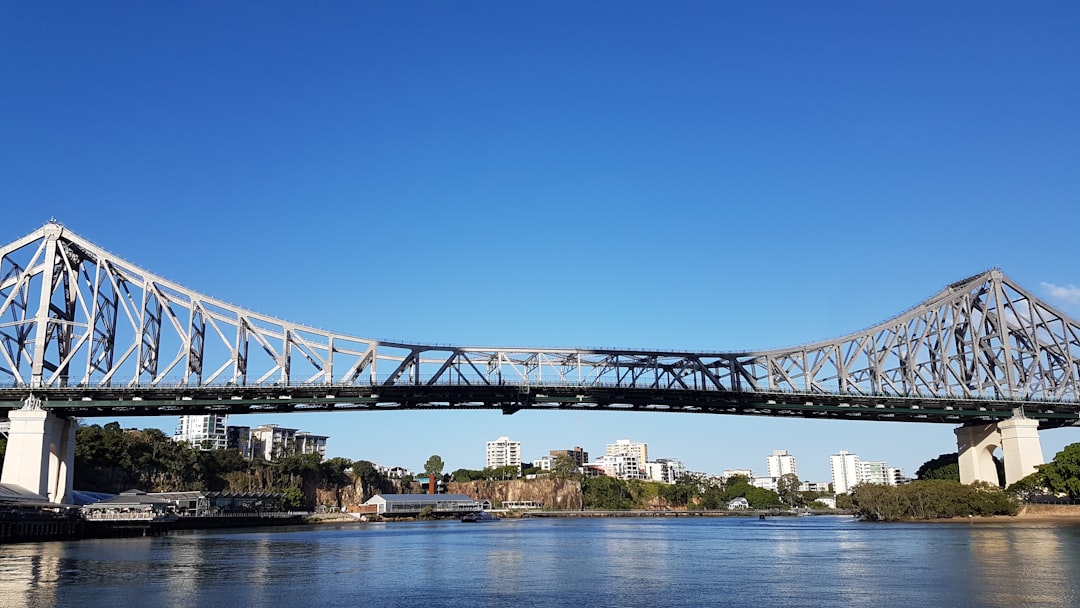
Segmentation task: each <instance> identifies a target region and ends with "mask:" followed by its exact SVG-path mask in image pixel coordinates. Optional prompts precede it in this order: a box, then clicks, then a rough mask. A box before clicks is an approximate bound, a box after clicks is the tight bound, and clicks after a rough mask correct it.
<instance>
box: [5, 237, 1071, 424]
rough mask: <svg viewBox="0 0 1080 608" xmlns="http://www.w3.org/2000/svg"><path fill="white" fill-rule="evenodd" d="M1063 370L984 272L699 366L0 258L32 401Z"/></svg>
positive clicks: (1023, 313) (877, 392) (1058, 329)
mask: <svg viewBox="0 0 1080 608" xmlns="http://www.w3.org/2000/svg"><path fill="white" fill-rule="evenodd" d="M1078 359H1080V325H1078V324H1077V322H1076V321H1074V320H1072V319H1070V318H1068V317H1066V316H1065V315H1063V314H1062V313H1060V312H1058V311H1057V310H1055V309H1054V308H1052V307H1051V306H1049V305H1047V304H1046V303H1044V302H1042V301H1040V300H1038V299H1037V298H1035V297H1034V296H1032V295H1031V294H1030V293H1028V292H1027V291H1025V290H1024V289H1022V288H1021V287H1020V286H1018V285H1017V284H1016V283H1014V282H1013V281H1011V280H1009V279H1008V278H1007V277H1005V276H1004V275H1003V274H1002V273H1001V272H1000V271H999V270H996V269H995V270H990V271H987V272H984V273H981V274H978V275H975V276H972V277H970V278H968V279H965V280H963V281H958V282H956V283H953V284H951V285H949V286H947V287H946V288H945V289H943V290H942V291H941V292H939V293H937V294H935V295H934V296H932V297H931V298H929V299H927V300H925V301H924V302H922V303H921V304H918V305H917V306H915V307H913V308H911V309H909V310H907V311H906V312H903V313H901V314H900V315H898V316H896V317H894V318H892V319H890V320H888V321H885V322H884V323H881V324H879V325H876V326H874V327H871V328H869V329H865V330H863V331H859V332H856V333H853V334H850V335H848V336H845V337H842V338H839V339H836V340H832V341H828V342H819V343H815V344H807V345H803V346H798V347H795V348H791V349H777V350H768V351H759V352H713V353H704V352H672V351H630V350H618V349H604V350H595V349H594V350H589V349H539V348H538V349H534V348H486V347H457V346H434V345H422V344H408V343H400V342H387V341H379V340H372V339H365V338H359V337H355V336H347V335H342V334H335V333H332V332H328V331H323V330H319V329H314V328H311V327H306V326H303V325H298V324H294V323H290V322H287V321H282V320H280V319H275V318H272V317H269V316H266V315H262V314H258V313H255V312H252V311H250V310H246V309H244V308H240V307H238V306H234V305H232V304H228V303H226V302H222V301H220V300H216V299H213V298H209V297H207V296H204V295H201V294H199V293H197V292H194V291H192V290H190V289H187V288H184V287H182V286H180V285H178V284H176V283H173V282H171V281H168V280H166V279H164V278H162V277H159V276H156V275H154V274H152V273H150V272H148V271H146V270H144V269H141V268H139V267H138V266H135V265H133V264H131V263H129V262H127V261H125V260H123V259H121V258H119V257H117V256H115V255H113V254H111V253H109V252H107V251H105V250H104V249H101V248H100V247H98V246H96V245H94V244H93V243H91V242H89V241H87V240H85V239H83V238H81V237H79V236H77V235H76V234H74V233H72V232H71V231H70V230H68V229H67V228H65V227H64V226H62V225H60V224H57V223H49V224H46V225H45V226H43V227H42V228H40V229H38V230H37V231H35V232H33V233H31V234H29V235H27V236H25V237H23V238H21V239H19V240H17V241H15V242H13V243H10V244H8V245H6V246H3V247H2V248H0V385H2V384H7V385H9V386H11V387H19V388H24V389H27V390H32V391H36V392H39V393H40V392H45V393H46V394H47V393H48V392H49V391H60V390H64V391H69V390H70V389H73V388H74V389H78V388H80V387H81V388H84V389H86V390H87V391H88V392H92V389H105V388H116V387H129V388H139V389H142V390H152V389H155V388H160V389H165V388H175V387H202V388H210V387H248V388H267V389H269V388H280V387H378V386H383V387H391V386H395V387H423V386H432V387H433V386H464V387H468V386H472V387H477V388H482V387H496V386H507V385H514V386H523V387H581V388H591V389H595V390H600V389H605V390H606V389H611V388H616V389H625V390H629V391H647V394H649V395H659V396H656V397H652V398H654V399H656V400H658V401H664V398H663V395H665V394H667V395H669V400H673V401H677V400H678V398H677V397H674V395H675V394H676V393H677V392H679V391H690V392H697V391H714V392H723V393H733V394H739V395H743V396H744V397H745V396H747V395H753V394H759V395H761V396H762V397H764V396H766V395H768V396H775V395H782V394H788V393H790V394H798V395H811V396H813V395H821V396H831V397H844V396H850V397H852V398H860V399H869V398H872V397H895V398H916V397H918V398H926V399H931V400H933V399H943V400H958V399H959V400H967V401H971V400H1006V401H1011V402H1053V403H1059V404H1075V402H1076V401H1077V400H1078V399H1077V397H1078V387H1077V377H1078V372H1080V370H1078V367H1077V366H1078V364H1077V360H1078ZM163 394H164V393H163Z"/></svg>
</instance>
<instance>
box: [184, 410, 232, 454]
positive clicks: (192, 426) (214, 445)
mask: <svg viewBox="0 0 1080 608" xmlns="http://www.w3.org/2000/svg"><path fill="white" fill-rule="evenodd" d="M227 423H228V416H226V415H224V414H199V415H190V416H180V423H179V424H178V425H177V427H176V433H174V434H173V441H183V442H186V443H189V444H191V445H192V446H193V447H195V448H198V449H200V450H224V449H225V448H226V447H227V445H228V436H227V433H226V427H227V426H228V425H227Z"/></svg>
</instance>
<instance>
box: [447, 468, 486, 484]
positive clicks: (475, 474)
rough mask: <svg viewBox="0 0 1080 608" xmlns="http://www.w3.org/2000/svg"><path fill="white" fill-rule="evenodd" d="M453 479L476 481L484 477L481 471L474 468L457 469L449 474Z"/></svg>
mask: <svg viewBox="0 0 1080 608" xmlns="http://www.w3.org/2000/svg"><path fill="white" fill-rule="evenodd" d="M450 476H451V477H452V478H453V480H454V481H460V482H466V481H476V480H478V479H483V478H484V472H483V471H477V470H475V469H457V470H456V471H454V472H453V473H451V474H450Z"/></svg>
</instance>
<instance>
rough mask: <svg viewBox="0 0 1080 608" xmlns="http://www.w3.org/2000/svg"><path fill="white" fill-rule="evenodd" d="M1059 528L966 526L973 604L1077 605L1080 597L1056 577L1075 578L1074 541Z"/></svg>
mask: <svg viewBox="0 0 1080 608" xmlns="http://www.w3.org/2000/svg"><path fill="white" fill-rule="evenodd" d="M1062 535H1063V530H1062V528H1061V527H1058V526H1050V525H1047V526H1030V527H1029V526H1016V525H1008V526H1000V527H999V526H994V527H988V526H979V527H973V528H972V530H971V543H970V545H969V546H970V550H971V561H972V564H973V566H975V567H973V568H972V572H971V576H972V578H973V583H974V584H973V585H972V593H973V594H974V595H975V599H976V602H975V603H976V604H985V605H994V606H1076V605H1077V602H1078V600H1080V597H1077V595H1076V590H1075V588H1074V587H1072V586H1068V585H1062V584H1061V581H1064V580H1068V579H1069V577H1070V576H1073V577H1074V576H1076V573H1077V566H1078V565H1080V564H1078V559H1077V552H1076V546H1075V545H1074V544H1072V545H1070V546H1069V547H1066V546H1065V545H1063V543H1062V542H1061V537H1062Z"/></svg>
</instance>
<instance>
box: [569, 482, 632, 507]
mask: <svg viewBox="0 0 1080 608" xmlns="http://www.w3.org/2000/svg"><path fill="white" fill-rule="evenodd" d="M581 495H582V502H583V503H584V506H585V507H587V508H590V509H632V508H633V506H634V498H633V496H631V495H630V490H629V489H628V488H627V487H626V482H624V481H623V480H621V479H615V478H614V477H608V476H606V475H601V476H600V477H589V478H587V479H585V480H583V481H582V482H581Z"/></svg>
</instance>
